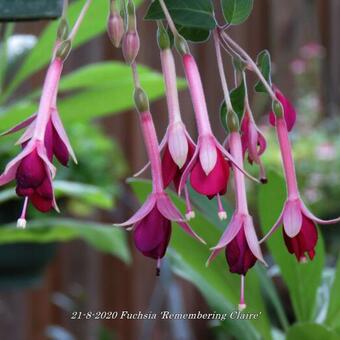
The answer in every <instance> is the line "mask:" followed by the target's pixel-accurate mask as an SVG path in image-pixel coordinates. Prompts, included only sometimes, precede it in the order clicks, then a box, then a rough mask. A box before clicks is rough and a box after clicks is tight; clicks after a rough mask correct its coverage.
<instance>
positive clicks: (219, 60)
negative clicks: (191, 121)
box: [213, 30, 233, 112]
mask: <svg viewBox="0 0 340 340" xmlns="http://www.w3.org/2000/svg"><path fill="white" fill-rule="evenodd" d="M213 36H214V44H215V50H216V58H217V66H218V72H219V74H220V78H221V83H222V89H223V94H224V100H225V103H226V105H227V111H228V112H229V111H233V106H232V104H231V100H230V95H229V89H228V83H227V79H226V76H225V72H224V67H223V61H222V54H221V46H220V40H219V38H218V32H217V30H214V32H213Z"/></svg>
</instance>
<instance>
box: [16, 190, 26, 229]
mask: <svg viewBox="0 0 340 340" xmlns="http://www.w3.org/2000/svg"><path fill="white" fill-rule="evenodd" d="M27 206H28V197H27V196H26V197H25V199H24V205H23V207H22V211H21V215H20V218H18V220H17V228H20V229H25V228H26V224H27V221H26V211H27Z"/></svg>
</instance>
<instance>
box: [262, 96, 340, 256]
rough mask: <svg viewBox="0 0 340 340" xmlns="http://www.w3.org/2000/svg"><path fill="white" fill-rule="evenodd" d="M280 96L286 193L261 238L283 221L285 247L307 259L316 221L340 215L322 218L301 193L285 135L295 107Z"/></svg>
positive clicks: (277, 121) (313, 243) (312, 248)
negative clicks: (274, 216) (282, 202)
mask: <svg viewBox="0 0 340 340" xmlns="http://www.w3.org/2000/svg"><path fill="white" fill-rule="evenodd" d="M277 91H278V90H277ZM277 93H279V92H277ZM282 98H284V97H283V95H282V94H281V95H280V97H279V99H280V102H281V104H282V106H283V109H284V117H275V127H276V133H277V138H278V141H279V145H280V150H281V156H282V165H283V169H284V173H285V178H286V185H287V195H288V197H287V200H286V202H285V204H284V207H283V210H282V212H281V214H280V217H279V218H278V220H277V221H276V223H275V224H274V226H273V227H272V228H271V230H270V231H269V232H268V234H267V235H266V236H265V237H264V238H263V239H262V240H261V242H263V241H265V240H266V239H267V238H268V237H269V236H270V235H271V234H272V233H273V232H274V231H275V230H276V229H277V228H278V227H279V226H280V225H281V224H283V236H284V240H285V244H286V246H287V248H288V251H289V252H290V253H292V254H295V256H296V258H297V260H298V261H300V262H305V261H306V260H307V258H306V253H307V254H308V256H309V258H310V259H311V260H312V259H313V258H314V255H315V246H316V243H317V240H318V234H317V229H316V225H315V224H316V223H320V224H332V223H337V222H339V221H340V217H339V218H337V219H333V220H328V221H325V220H321V219H319V218H317V217H316V216H314V215H313V214H312V213H311V212H310V211H309V210H308V208H307V207H306V206H305V204H304V203H303V201H302V199H301V197H300V193H299V189H298V185H297V179H296V174H295V166H294V161H293V155H292V149H291V144H290V141H289V136H288V131H289V127H290V128H292V122H293V121H295V117H294V115H295V110H294V108H293V107H292V105H291V104H290V103H289V102H288V100H287V99H284V100H282ZM289 124H290V125H289Z"/></svg>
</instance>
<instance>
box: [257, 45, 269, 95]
mask: <svg viewBox="0 0 340 340" xmlns="http://www.w3.org/2000/svg"><path fill="white" fill-rule="evenodd" d="M256 64H257V66H258V67H259V69H260V71H261V73H262V74H263V76H264V79H266V80H267V82H268V84H269V85H271V84H272V79H271V58H270V53H269V52H268V51H267V50H263V51H262V52H260V53H259V54H258V56H257V59H256ZM255 91H256V92H264V93H267V89H266V88H265V86H264V85H263V83H262V82H261V81H260V80H258V81H257V83H256V84H255Z"/></svg>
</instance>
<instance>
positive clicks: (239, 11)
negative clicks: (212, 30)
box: [221, 0, 254, 25]
mask: <svg viewBox="0 0 340 340" xmlns="http://www.w3.org/2000/svg"><path fill="white" fill-rule="evenodd" d="M221 3H222V9H223V14H224V17H225V19H226V20H227V22H228V23H229V24H232V25H239V24H242V23H243V22H244V21H246V20H247V18H248V17H249V15H250V13H251V11H252V9H253V5H254V0H221Z"/></svg>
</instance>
